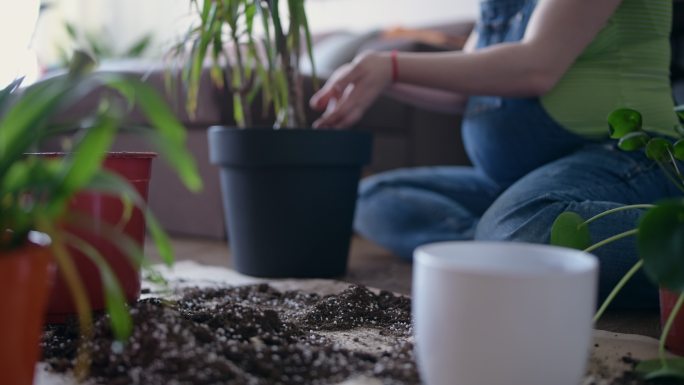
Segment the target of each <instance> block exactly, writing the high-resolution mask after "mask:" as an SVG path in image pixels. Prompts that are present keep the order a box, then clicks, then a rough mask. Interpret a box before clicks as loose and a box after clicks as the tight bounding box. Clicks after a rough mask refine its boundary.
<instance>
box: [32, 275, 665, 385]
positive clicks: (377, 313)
mask: <svg viewBox="0 0 684 385" xmlns="http://www.w3.org/2000/svg"><path fill="white" fill-rule="evenodd" d="M164 275H165V276H166V277H167V279H168V280H169V282H170V287H168V288H166V289H164V290H163V291H159V290H161V289H160V288H159V287H157V286H155V285H153V284H151V283H146V284H145V289H144V292H145V293H146V294H145V295H144V296H143V298H142V299H141V300H139V301H138V303H137V304H135V305H133V306H132V308H131V315H132V318H133V322H134V330H133V334H132V336H131V338H130V340H129V341H127V343H125V344H122V343H119V342H117V341H115V340H114V339H113V337H112V334H111V331H110V329H109V325H108V319H107V317H106V316H100V317H99V318H98V320H97V323H96V328H95V338H94V339H93V341H91V342H90V345H91V350H92V367H91V374H90V375H91V378H90V380H89V382H91V383H94V384H150V385H153V384H193V385H194V384H255V385H259V384H345V385H351V384H359V385H361V384H368V385H375V384H420V378H419V375H418V371H417V368H416V364H415V361H414V355H413V339H412V336H411V332H412V330H411V310H410V306H411V305H410V299H408V298H407V297H403V296H398V295H394V294H392V293H389V292H383V291H377V290H372V289H368V288H366V287H362V286H352V285H348V284H345V283H341V282H338V281H329V280H281V281H277V280H276V281H263V280H256V279H253V278H248V277H244V276H240V275H238V274H236V273H235V272H232V271H230V270H226V269H221V268H214V267H205V266H200V265H197V264H194V263H187V262H185V263H180V264H178V265H177V266H176V268H175V270H174V271H173V272H172V271H165V273H164ZM77 331H78V329H77V326H76V325H75V324H74V323H71V324H66V325H61V326H51V327H48V328H47V330H46V332H45V335H44V339H43V354H44V358H43V362H42V363H41V364H40V365H39V367H38V371H37V378H36V383H37V384H40V385H48V384H50V385H52V384H55V385H56V384H65V383H68V382H67V381H68V379H69V378H70V376H71V375H70V370H71V368H72V365H73V358H74V356H75V352H76V349H77V346H78V345H77V344H78V338H77V337H78V333H77ZM656 345H657V344H656V343H655V341H653V340H651V339H647V338H645V337H634V336H626V335H617V334H613V333H606V332H598V333H597V335H596V337H595V344H594V352H593V356H592V359H591V361H590V363H589V373H588V375H587V377H586V378H585V381H584V383H583V385H590V384H592V385H604V384H605V385H617V384H645V383H646V382H643V381H642V380H641V379H639V378H637V377H636V376H635V375H633V374H632V371H631V369H632V367H633V366H634V363H635V362H637V361H638V360H639V359H641V358H652V357H655V355H654V354H655V353H654V352H655V349H656Z"/></svg>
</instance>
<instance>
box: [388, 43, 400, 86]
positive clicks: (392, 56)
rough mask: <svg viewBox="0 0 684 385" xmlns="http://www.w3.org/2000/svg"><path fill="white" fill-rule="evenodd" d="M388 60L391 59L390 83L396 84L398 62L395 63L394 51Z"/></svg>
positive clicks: (394, 50)
mask: <svg viewBox="0 0 684 385" xmlns="http://www.w3.org/2000/svg"><path fill="white" fill-rule="evenodd" d="M390 58H391V59H392V83H396V82H397V81H398V80H399V62H398V61H397V50H396V49H393V50H392V52H391V53H390Z"/></svg>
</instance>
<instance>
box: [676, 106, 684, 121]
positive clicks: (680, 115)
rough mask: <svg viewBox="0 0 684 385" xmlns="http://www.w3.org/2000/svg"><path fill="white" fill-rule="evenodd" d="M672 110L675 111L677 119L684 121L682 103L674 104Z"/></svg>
mask: <svg viewBox="0 0 684 385" xmlns="http://www.w3.org/2000/svg"><path fill="white" fill-rule="evenodd" d="M674 111H675V113H677V117H678V118H679V121H684V105H681V106H676V107H675V109H674Z"/></svg>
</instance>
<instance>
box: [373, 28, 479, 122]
mask: <svg viewBox="0 0 684 385" xmlns="http://www.w3.org/2000/svg"><path fill="white" fill-rule="evenodd" d="M476 43H477V32H476V31H475V30H474V29H473V31H471V32H470V35H469V36H468V40H467V41H466V43H465V45H464V46H463V52H472V51H473V50H474V48H475V44H476ZM385 94H386V95H387V96H389V97H391V98H393V99H396V100H399V101H400V102H403V103H406V104H410V105H412V106H416V107H419V108H423V109H426V110H429V111H436V112H443V113H459V112H463V110H464V109H465V104H466V102H467V101H468V97H467V96H466V95H464V94H462V93H455V92H450V91H444V90H439V89H435V88H428V87H421V86H416V85H412V84H408V83H396V84H393V85H392V86H390V87H389V88H388V89H387V91H385Z"/></svg>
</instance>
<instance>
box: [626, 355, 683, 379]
mask: <svg viewBox="0 0 684 385" xmlns="http://www.w3.org/2000/svg"><path fill="white" fill-rule="evenodd" d="M635 370H636V372H637V373H639V374H641V375H642V376H643V377H644V378H645V379H647V380H653V379H656V378H678V379H680V380H684V358H668V359H664V360H661V359H654V360H646V361H641V362H639V364H637V366H636V368H635Z"/></svg>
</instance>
